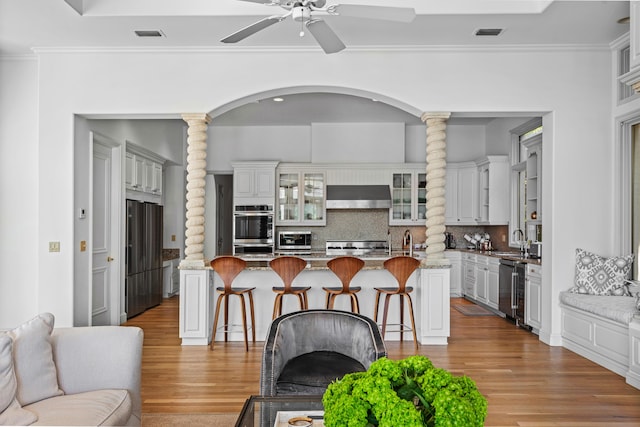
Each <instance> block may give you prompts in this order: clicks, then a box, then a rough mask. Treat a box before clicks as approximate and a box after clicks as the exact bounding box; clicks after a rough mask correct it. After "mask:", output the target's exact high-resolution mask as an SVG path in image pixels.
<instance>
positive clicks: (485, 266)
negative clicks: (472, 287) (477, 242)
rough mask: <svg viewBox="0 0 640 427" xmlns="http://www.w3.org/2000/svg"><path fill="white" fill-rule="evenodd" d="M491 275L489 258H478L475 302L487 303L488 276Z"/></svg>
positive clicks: (479, 256)
mask: <svg viewBox="0 0 640 427" xmlns="http://www.w3.org/2000/svg"><path fill="white" fill-rule="evenodd" d="M488 273H489V257H487V256H481V255H477V256H476V293H475V300H476V301H478V302H481V303H483V304H486V303H487V274H488Z"/></svg>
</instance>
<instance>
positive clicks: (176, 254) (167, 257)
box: [162, 248, 180, 262]
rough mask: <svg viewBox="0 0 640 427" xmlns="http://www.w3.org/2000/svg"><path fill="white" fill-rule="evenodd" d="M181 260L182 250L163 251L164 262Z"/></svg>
mask: <svg viewBox="0 0 640 427" xmlns="http://www.w3.org/2000/svg"><path fill="white" fill-rule="evenodd" d="M176 258H180V249H166V248H165V249H162V262H164V261H171V260H172V259H176Z"/></svg>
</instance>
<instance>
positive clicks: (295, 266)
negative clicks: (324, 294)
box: [269, 256, 307, 291]
mask: <svg viewBox="0 0 640 427" xmlns="http://www.w3.org/2000/svg"><path fill="white" fill-rule="evenodd" d="M269 267H271V269H272V270H273V271H275V272H276V274H277V275H278V276H280V278H281V279H282V281H283V282H284V289H285V291H289V290H291V283H292V282H293V279H295V278H296V276H297V275H298V274H300V272H301V271H302V270H304V269H305V268H306V267H307V261H305V260H303V259H302V258H298V257H295V256H280V257H278V258H274V259H272V260H271V261H270V262H269Z"/></svg>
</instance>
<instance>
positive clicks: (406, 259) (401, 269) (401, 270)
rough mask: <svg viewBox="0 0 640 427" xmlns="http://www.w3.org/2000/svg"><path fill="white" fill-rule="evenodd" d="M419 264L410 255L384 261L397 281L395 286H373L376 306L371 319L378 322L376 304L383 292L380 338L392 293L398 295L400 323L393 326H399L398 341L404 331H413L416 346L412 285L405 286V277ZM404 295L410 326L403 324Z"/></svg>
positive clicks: (385, 266) (384, 328)
mask: <svg viewBox="0 0 640 427" xmlns="http://www.w3.org/2000/svg"><path fill="white" fill-rule="evenodd" d="M419 265H420V261H419V260H417V259H415V258H414V257H410V256H396V257H393V258H389V259H388V260H386V261H385V262H384V268H385V269H386V270H387V271H388V272H389V273H391V274H392V275H393V277H395V279H396V280H397V281H398V287H397V288H392V287H388V288H374V289H375V290H376V306H375V309H374V312H373V320H374V321H375V322H376V323H377V322H378V304H379V303H380V295H382V294H385V298H384V313H383V315H382V338H384V334H385V332H386V329H387V314H388V312H389V298H391V296H392V295H399V296H400V323H399V324H397V325H394V326H399V327H400V329H399V331H394V332H400V341H402V337H403V335H404V332H409V331H412V332H413V342H414V344H415V346H416V348H418V337H417V336H416V322H415V318H414V316H413V304H412V302H411V295H409V294H410V293H411V292H413V288H412V287H407V279H409V276H411V274H412V273H413V272H414V271H415V270H416V268H418V266H419ZM404 297H407V303H408V306H409V314H410V315H411V328H409V327H408V326H406V325H405V324H404Z"/></svg>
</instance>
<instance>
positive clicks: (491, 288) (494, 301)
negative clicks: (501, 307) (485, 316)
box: [487, 257, 500, 310]
mask: <svg viewBox="0 0 640 427" xmlns="http://www.w3.org/2000/svg"><path fill="white" fill-rule="evenodd" d="M499 280H500V259H499V258H492V257H489V270H488V271H487V305H488V306H489V307H491V308H495V309H496V310H498V302H499V295H500V294H499V292H500V284H499Z"/></svg>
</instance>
